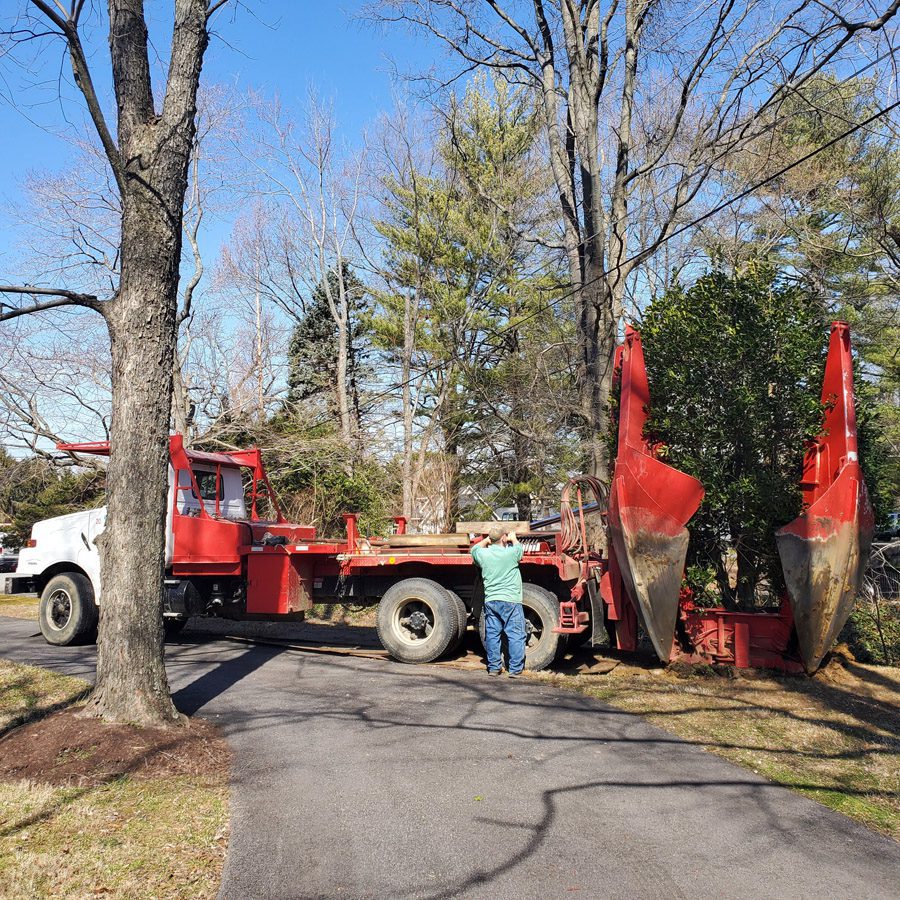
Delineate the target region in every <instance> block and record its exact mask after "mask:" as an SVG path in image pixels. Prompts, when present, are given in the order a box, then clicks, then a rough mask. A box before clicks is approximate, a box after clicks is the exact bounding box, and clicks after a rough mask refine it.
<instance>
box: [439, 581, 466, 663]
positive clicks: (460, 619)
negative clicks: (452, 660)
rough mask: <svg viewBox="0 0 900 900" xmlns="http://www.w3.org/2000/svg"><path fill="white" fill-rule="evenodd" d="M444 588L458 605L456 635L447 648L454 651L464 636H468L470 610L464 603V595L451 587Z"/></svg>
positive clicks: (454, 603)
mask: <svg viewBox="0 0 900 900" xmlns="http://www.w3.org/2000/svg"><path fill="white" fill-rule="evenodd" d="M444 590H445V591H447V593H448V594H449V595H450V599H451V600H452V601H453V605H454V606H455V607H456V625H457V629H456V637H455V638H453V640H452V641H450V646H449V647H448V648H447V650H448V652H451V653H452V652H453V651H454V650H455V649H456V648H457V647H458V646H459V645H460V644H461V643H462V642H463V638H464V637H465V636H466V629H467V628H468V627H469V611H468V610H467V609H466V604H465V603H463V601H462V597H460V596H459V594H457V593H456V592H455V591H451V590H450V589H449V588H444Z"/></svg>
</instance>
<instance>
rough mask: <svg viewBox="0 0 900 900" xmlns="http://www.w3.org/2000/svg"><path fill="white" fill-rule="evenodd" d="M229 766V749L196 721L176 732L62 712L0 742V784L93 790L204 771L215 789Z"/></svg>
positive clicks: (210, 728) (205, 724) (207, 725)
mask: <svg viewBox="0 0 900 900" xmlns="http://www.w3.org/2000/svg"><path fill="white" fill-rule="evenodd" d="M230 764H231V752H230V750H229V748H228V745H227V744H226V743H225V741H224V740H223V739H222V737H221V736H220V735H219V733H218V730H217V729H216V728H215V726H213V725H211V724H210V723H209V722H204V721H202V720H200V719H193V720H191V721H190V722H189V723H188V724H187V725H184V726H182V727H179V728H138V727H136V726H132V725H107V724H105V723H103V722H101V721H100V720H99V719H94V718H89V717H85V716H82V715H79V710H78V709H66V710H60V711H59V712H55V713H52V714H51V715H49V716H47V717H46V718H43V719H39V720H38V721H36V722H30V723H29V724H27V725H22V726H20V727H19V728H16V729H14V730H13V731H11V732H10V733H9V734H7V735H6V736H5V737H4V738H2V739H0V780H9V779H13V778H26V779H30V780H32V781H42V782H44V783H46V784H54V785H78V786H79V787H94V786H96V785H100V784H107V783H109V782H110V781H114V780H115V779H117V778H122V777H124V776H128V777H130V778H134V779H137V780H144V781H146V780H149V779H155V778H176V777H179V776H182V775H185V776H187V775H191V776H193V775H196V774H197V773H198V772H202V773H203V779H204V780H205V781H206V782H207V783H210V784H218V783H222V782H224V781H226V780H227V778H228V772H229V768H230Z"/></svg>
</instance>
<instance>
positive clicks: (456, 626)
mask: <svg viewBox="0 0 900 900" xmlns="http://www.w3.org/2000/svg"><path fill="white" fill-rule="evenodd" d="M522 595H523V596H522V599H523V605H524V607H525V627H526V644H525V668H526V669H531V670H533V671H540V670H541V669H545V668H546V667H547V666H549V665H550V663H552V662H553V660H554V659H555V658H556V654H557V651H558V650H559V648H560V635H558V634H555V633H554V632H553V628H554V627H555V626H556V625H557V624H558V622H559V601H558V600H557V598H556V597H555V596H554V595H553V594H552V593H551V592H550V591H548V590H547V589H546V588H542V587H539V586H538V585H535V584H525V585H523V590H522ZM468 617H469V612H468V610H467V609H466V606H465V604H464V603H463V601H462V600H461V599H460V597H459V596H458V595H457V594H455V593H454V592H453V591H450V590H447V588H445V587H443V586H442V585H440V584H438V583H437V582H436V581H432V580H431V579H429V578H406V579H404V580H403V581H399V582H397V584H394V585H392V586H391V587H390V588H388V590H387V591H386V592H385V594H384V596H383V597H382V598H381V602H380V603H379V604H378V625H377V627H378V638H379V640H380V641H381V644H382V646H383V647H384V648H385V650H387V651H388V653H390V654H391V656H392V657H394V659H396V660H399V661H400V662H404V663H429V662H434V660H436V659H438V658H439V657H441V656H443V655H445V654H446V653H450V652H452V651H453V650H455V649H456V648H457V647H458V646H459V644H460V643H461V642H462V639H463V637H464V636H465V633H466V627H467V624H468ZM478 624H479V633H480V635H481V639H482V642H483V641H484V615H483V614H482V617H481V621H480V622H479V623H478Z"/></svg>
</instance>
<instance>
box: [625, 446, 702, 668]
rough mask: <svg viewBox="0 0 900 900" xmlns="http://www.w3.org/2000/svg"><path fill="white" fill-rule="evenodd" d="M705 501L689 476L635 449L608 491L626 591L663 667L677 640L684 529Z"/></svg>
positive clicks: (627, 454) (627, 455) (685, 545)
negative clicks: (676, 627) (676, 626)
mask: <svg viewBox="0 0 900 900" xmlns="http://www.w3.org/2000/svg"><path fill="white" fill-rule="evenodd" d="M651 486H652V494H651V493H650V491H649V490H648V487H651ZM702 497H703V487H702V485H701V484H700V482H698V481H697V480H696V479H694V478H691V477H690V476H689V475H685V474H684V473H683V472H679V471H678V470H677V469H673V468H671V466H667V465H665V463H662V462H660V461H659V460H656V459H653V458H652V457H650V456H647V455H646V454H643V453H640V452H638V451H634V450H633V449H632V448H628V449H627V451H626V452H624V453H623V452H620V454H619V457H618V459H617V461H616V469H615V473H614V475H613V483H612V488H611V491H610V506H609V519H608V521H609V530H610V536H611V539H612V542H613V547H614V549H615V553H616V558H617V560H618V561H619V565H620V568H621V575H622V581H623V583H624V585H625V590H626V592H627V593H628V595H629V597H630V598H631V600H632V602H633V603H634V604H635V605H636V607H637V609H638V612H639V613H640V616H641V621H642V623H643V625H644V630H645V631H646V632H647V635H648V637H649V638H650V641H651V643H652V644H653V648H654V650H655V651H656V654H657V656H658V657H659V658H660V660H662V661H663V662H668V661H669V658H670V657H671V655H672V643H673V641H674V638H675V622H676V620H677V617H678V598H679V595H680V592H681V578H682V573H683V572H684V562H685V558H686V556H687V550H688V541H689V534H688V530H687V529H686V528H685V527H684V523H685V522H687V520H688V519H689V518H690V517H691V516H692V515H693V514H694V512H695V511H696V509H697V506H698V505H699V503H700V500H701V499H702Z"/></svg>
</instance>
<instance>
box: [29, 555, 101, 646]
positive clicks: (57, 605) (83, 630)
mask: <svg viewBox="0 0 900 900" xmlns="http://www.w3.org/2000/svg"><path fill="white" fill-rule="evenodd" d="M38 618H39V619H40V625H41V634H43V635H44V638H45V640H46V641H47V643H48V644H56V645H57V646H60V647H65V646H68V645H69V644H76V643H80V642H83V641H88V640H93V638H94V636H95V634H96V627H97V606H96V604H95V603H94V588H93V587H92V586H91V582H90V579H89V578H87V577H86V576H84V575H82V574H80V573H79V572H69V573H67V574H65V575H54V576H53V578H51V579H50V580H49V581H48V582H47V586H46V587H45V588H44V590H43V593H42V594H41V604H40V609H39V611H38Z"/></svg>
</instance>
